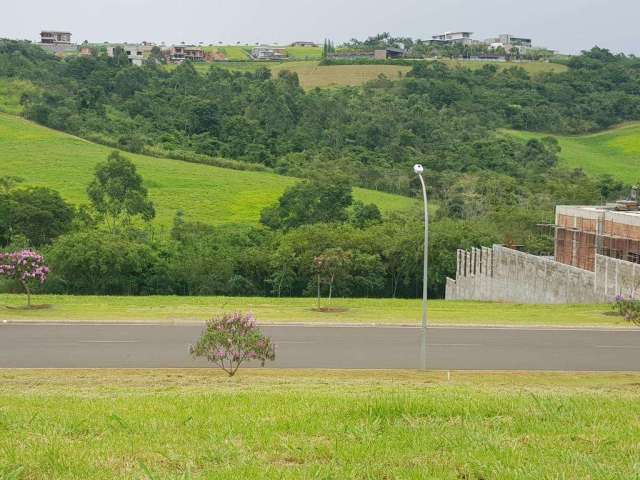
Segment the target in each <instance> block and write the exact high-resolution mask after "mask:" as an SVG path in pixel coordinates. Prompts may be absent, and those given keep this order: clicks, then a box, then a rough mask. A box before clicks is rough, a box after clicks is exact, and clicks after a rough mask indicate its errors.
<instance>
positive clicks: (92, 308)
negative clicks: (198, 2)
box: [0, 295, 629, 327]
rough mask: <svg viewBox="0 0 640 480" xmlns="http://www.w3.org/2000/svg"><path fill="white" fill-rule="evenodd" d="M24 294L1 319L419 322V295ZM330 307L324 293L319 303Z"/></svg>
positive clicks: (457, 317) (569, 314) (437, 315)
mask: <svg viewBox="0 0 640 480" xmlns="http://www.w3.org/2000/svg"><path fill="white" fill-rule="evenodd" d="M25 302H26V299H25V296H23V295H0V320H20V321H50V320H59V321H115V322H119V321H122V322H126V321H142V322H144V321H149V322H158V321H160V322H195V321H203V320H205V319H207V318H209V317H210V316H212V315H214V314H217V313H221V312H229V311H251V312H253V313H254V314H255V315H256V317H257V318H258V321H259V322H262V323H295V322H308V323H356V324H358V323H362V324H408V325H412V324H418V323H419V321H420V319H421V301H420V300H404V299H396V300H393V299H334V300H333V301H332V303H331V308H332V309H333V310H332V311H330V312H319V311H316V310H315V307H316V301H315V299H313V298H260V297H172V296H162V297H96V296H67V295H39V296H35V297H34V300H33V302H34V304H37V305H46V306H49V308H45V309H38V310H24V309H22V308H20V307H22V306H23V305H24V304H25ZM322 306H323V307H325V306H327V303H326V300H325V301H324V303H323V304H322ZM429 319H430V322H431V323H432V324H437V325H523V326H526V325H549V326H614V327H616V326H619V327H627V326H629V324H628V323H627V322H625V321H624V320H623V319H622V318H621V317H618V316H615V315H613V314H612V311H611V308H610V307H609V306H608V305H514V304H507V303H489V302H445V301H444V300H432V301H430V302H429Z"/></svg>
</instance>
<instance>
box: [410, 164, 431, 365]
mask: <svg viewBox="0 0 640 480" xmlns="http://www.w3.org/2000/svg"><path fill="white" fill-rule="evenodd" d="M413 171H414V172H415V174H416V175H418V178H419V179H420V184H421V185H422V198H423V199H424V254H423V261H424V264H423V270H422V333H421V341H420V367H421V368H422V369H423V370H426V369H427V267H428V263H429V208H428V207H429V204H428V201H427V187H426V185H425V183H424V178H423V177H422V172H424V167H423V166H422V165H420V164H416V165H414V166H413Z"/></svg>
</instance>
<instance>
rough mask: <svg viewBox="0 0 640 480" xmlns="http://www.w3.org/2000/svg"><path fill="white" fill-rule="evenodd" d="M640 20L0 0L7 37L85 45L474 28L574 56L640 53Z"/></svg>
mask: <svg viewBox="0 0 640 480" xmlns="http://www.w3.org/2000/svg"><path fill="white" fill-rule="evenodd" d="M639 20H640V0H518V1H513V0H393V1H385V2H381V1H376V0H322V1H312V0H268V1H259V0H233V1H230V0H227V1H219V0H182V1H181V0H23V1H14V0H0V37H9V38H26V39H32V40H35V39H37V38H38V35H39V32H40V30H41V29H51V30H65V31H67V30H68V31H70V32H72V34H73V41H75V42H82V41H83V40H89V41H90V42H103V41H111V42H123V41H128V42H139V41H142V40H148V41H154V42H161V41H165V42H167V43H174V42H176V43H177V42H182V41H184V42H187V43H198V42H204V43H206V44H209V43H217V42H218V41H223V42H224V43H236V42H238V41H239V42H242V43H256V42H260V43H275V42H278V43H280V44H284V43H288V42H291V41H294V40H314V41H317V42H320V41H322V40H323V39H324V38H331V39H333V40H334V41H335V42H336V43H339V42H341V41H344V40H348V39H350V38H353V37H356V38H364V37H367V36H369V35H373V34H376V33H378V32H384V31H388V32H390V33H392V34H393V35H397V36H410V37H413V38H423V39H424V38H430V37H431V35H433V34H435V33H438V32H440V31H458V30H466V31H472V32H475V34H476V35H475V38H478V39H484V38H487V37H490V36H494V35H496V34H499V33H512V34H514V35H521V36H526V37H532V38H533V39H534V43H535V44H536V45H539V46H545V47H548V48H551V49H554V50H559V51H561V52H566V53H572V52H579V51H580V50H583V49H588V48H591V47H592V46H593V45H596V44H597V45H599V46H602V47H606V48H609V49H611V50H613V51H615V52H625V53H634V54H636V55H640V28H639V27H638V21H639Z"/></svg>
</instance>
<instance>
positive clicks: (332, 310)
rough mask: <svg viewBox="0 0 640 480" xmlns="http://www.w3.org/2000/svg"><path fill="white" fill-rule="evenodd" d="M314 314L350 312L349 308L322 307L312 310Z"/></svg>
mask: <svg viewBox="0 0 640 480" xmlns="http://www.w3.org/2000/svg"><path fill="white" fill-rule="evenodd" d="M311 311H312V312H320V313H344V312H348V311H349V309H348V308H343V307H320V308H312V309H311Z"/></svg>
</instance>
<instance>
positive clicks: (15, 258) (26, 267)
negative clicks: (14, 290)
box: [0, 250, 49, 308]
mask: <svg viewBox="0 0 640 480" xmlns="http://www.w3.org/2000/svg"><path fill="white" fill-rule="evenodd" d="M48 274H49V268H48V267H47V266H46V265H45V264H44V258H43V257H42V255H40V254H39V253H37V252H34V251H33V250H21V251H18V252H13V253H0V277H6V278H9V279H11V280H15V281H16V282H18V283H19V284H20V285H22V288H23V289H24V291H25V293H26V294H27V306H28V307H29V308H31V289H30V288H29V284H30V283H31V282H40V283H41V284H42V283H44V282H45V281H46V280H47V275H48Z"/></svg>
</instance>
